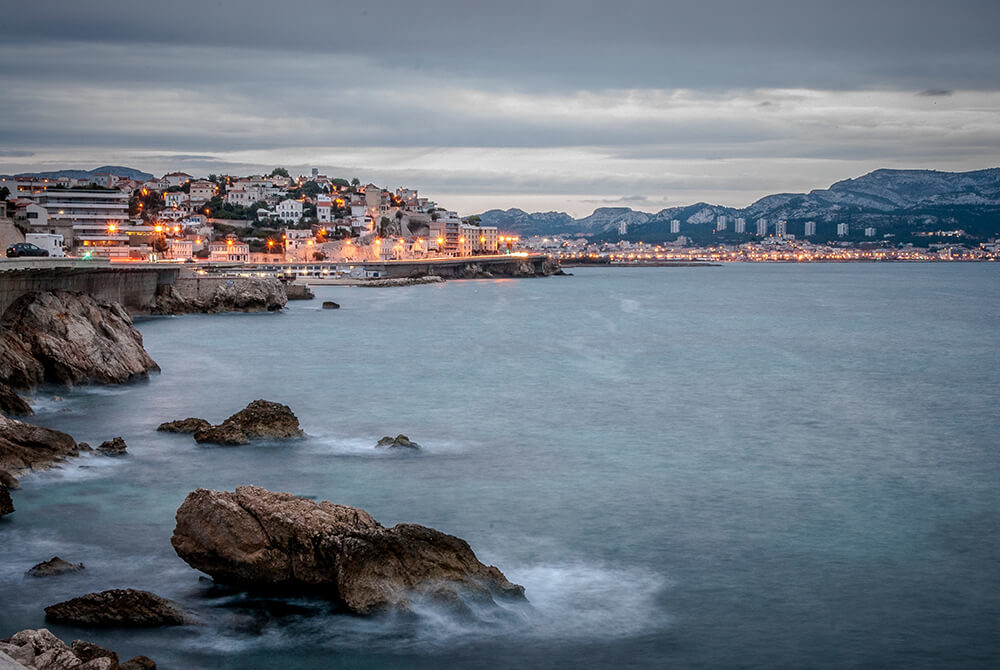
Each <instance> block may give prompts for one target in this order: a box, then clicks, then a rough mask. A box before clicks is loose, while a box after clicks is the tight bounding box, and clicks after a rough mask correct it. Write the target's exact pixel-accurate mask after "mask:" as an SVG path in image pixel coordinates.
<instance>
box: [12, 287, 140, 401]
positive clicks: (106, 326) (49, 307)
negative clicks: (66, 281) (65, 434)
mask: <svg viewBox="0 0 1000 670" xmlns="http://www.w3.org/2000/svg"><path fill="white" fill-rule="evenodd" d="M0 326H2V333H3V334H2V337H0V381H3V382H5V383H7V384H9V385H11V386H12V387H14V388H19V389H31V388H35V387H37V386H38V385H39V384H42V383H44V382H48V383H54V384H65V385H70V386H71V385H74V384H86V383H103V384H122V383H125V382H129V381H133V380H135V379H145V378H147V377H148V376H149V372H150V371H151V370H159V369H160V368H159V366H157V365H156V362H155V361H154V360H153V359H152V358H150V356H149V354H148V353H146V350H145V349H143V346H142V335H141V334H140V333H139V331H138V330H136V328H135V326H133V325H132V319H131V318H130V317H129V315H128V312H126V311H125V308H124V307H122V306H121V305H120V304H118V303H116V302H102V301H98V300H96V299H94V298H93V297H92V296H89V295H86V294H82V293H71V292H68V291H55V292H44V293H28V294H25V295H23V296H21V297H20V298H18V299H17V300H15V301H14V302H13V303H12V304H11V305H10V307H8V308H7V310H6V311H5V312H4V313H3V317H2V319H0Z"/></svg>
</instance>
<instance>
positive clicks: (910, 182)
mask: <svg viewBox="0 0 1000 670" xmlns="http://www.w3.org/2000/svg"><path fill="white" fill-rule="evenodd" d="M719 216H727V217H729V219H730V222H729V224H728V226H727V228H728V231H730V232H731V231H732V230H733V220H734V219H736V218H744V219H746V227H747V232H748V233H749V232H753V230H754V229H755V228H754V226H755V223H756V221H757V220H758V219H762V218H763V219H767V220H768V222H769V223H770V224H771V225H772V226H773V224H774V222H775V221H778V220H785V221H788V222H789V226H790V231H789V232H793V231H794V226H796V225H798V226H799V227H801V226H802V225H804V222H805V221H815V222H816V223H817V230H818V236H822V235H827V234H829V233H830V231H832V230H833V229H834V228H835V225H834V224H836V223H842V222H846V223H849V224H850V225H851V227H852V230H853V229H854V228H858V229H860V228H863V227H867V226H875V227H877V228H881V229H882V230H890V229H891V230H896V229H899V228H906V227H914V226H916V227H924V228H933V227H935V226H938V227H947V226H951V227H972V228H975V229H976V230H977V231H978V234H984V235H985V234H1000V168H990V169H987V170H976V171H973V172H939V171H935V170H885V169H883V170H875V171H874V172H870V173H868V174H866V175H864V176H862V177H858V178H856V179H845V180H844V181H839V182H837V183H836V184H833V185H832V186H830V188H828V189H819V190H815V191H810V192H809V193H779V194H775V195H769V196H765V197H763V198H761V199H760V200H758V201H756V202H755V203H753V204H751V205H750V206H748V207H744V208H742V209H740V208H734V207H722V206H720V205H710V204H707V203H697V204H694V205H688V206H685V207H671V208H668V209H664V210H660V211H659V212H656V213H655V214H651V213H647V212H640V211H636V210H633V209H631V208H628V207H602V208H600V209H596V210H594V212H593V214H591V215H590V216H587V217H584V218H582V219H573V218H572V217H570V216H569V215H568V214H565V213H563V212H545V213H535V214H528V213H526V212H523V211H521V210H519V209H509V210H506V212H503V211H501V210H491V211H489V212H486V213H484V214H482V215H481V218H482V221H483V223H484V224H486V225H495V226H498V227H500V228H502V229H504V230H516V231H517V232H519V233H521V234H524V235H556V234H570V235H573V234H577V235H587V236H593V237H600V238H613V237H617V236H618V233H619V229H620V225H621V224H622V223H625V224H626V230H627V233H626V238H627V239H632V240H648V241H659V240H661V239H665V238H667V237H669V235H668V234H667V233H666V232H665V231H666V230H668V226H669V222H670V221H672V220H677V221H680V222H681V225H682V230H681V233H682V234H685V235H690V234H692V233H694V234H695V235H696V236H702V237H704V236H705V235H706V234H709V233H711V231H712V230H714V225H711V224H714V223H715V221H716V219H717V218H718V217H719ZM515 226H516V227H515ZM799 234H801V233H799Z"/></svg>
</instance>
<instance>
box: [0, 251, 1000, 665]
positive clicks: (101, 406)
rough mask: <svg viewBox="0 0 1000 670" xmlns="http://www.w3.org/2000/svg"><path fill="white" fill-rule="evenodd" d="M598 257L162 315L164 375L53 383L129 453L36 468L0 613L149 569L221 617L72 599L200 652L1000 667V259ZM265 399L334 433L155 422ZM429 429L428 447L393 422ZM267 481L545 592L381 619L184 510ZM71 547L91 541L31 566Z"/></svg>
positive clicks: (146, 637)
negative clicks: (147, 621) (212, 543)
mask: <svg viewBox="0 0 1000 670" xmlns="http://www.w3.org/2000/svg"><path fill="white" fill-rule="evenodd" d="M574 272H575V273H576V276H574V277H553V278H548V279H530V280H528V279H525V280H482V281H464V282H448V283H445V284H440V285H425V286H415V287H407V288H392V289H369V288H347V287H320V288H316V293H317V299H316V300H313V301H308V302H293V303H290V304H289V307H288V309H287V310H286V311H285V312H283V313H278V314H227V315H213V316H205V315H190V316H180V317H167V318H149V319H144V320H141V321H139V322H138V325H139V328H140V330H141V331H142V334H143V337H144V338H145V344H146V348H147V349H148V350H149V352H150V353H151V354H152V356H153V357H154V358H155V359H156V361H157V362H158V363H159V364H160V366H161V367H162V373H161V374H158V375H154V376H153V377H152V378H151V379H150V380H149V382H148V383H139V384H134V385H130V386H124V387H113V388H77V389H74V390H71V391H63V390H53V389H43V390H41V391H39V392H38V393H36V394H35V395H34V396H32V397H31V400H32V403H33V405H34V406H35V408H36V410H37V416H36V417H34V418H33V419H32V421H35V422H37V423H39V424H42V425H45V426H49V427H53V428H58V429H60V430H64V431H66V432H69V433H70V434H72V435H73V436H74V437H75V438H76V439H77V440H82V441H87V442H90V443H91V444H94V443H99V442H100V441H102V440H105V439H109V438H111V437H113V436H116V435H121V436H123V437H124V438H125V440H126V442H127V443H128V450H129V455H128V456H127V457H124V458H120V459H111V458H102V457H91V456H88V457H83V458H81V459H79V460H75V461H73V462H71V463H69V464H67V465H66V466H65V467H64V468H62V469H60V470H54V471H50V472H46V473H42V474H35V475H30V476H26V477H24V478H23V479H22V489H21V490H19V491H15V492H14V502H15V505H16V507H17V511H16V512H15V513H14V514H13V515H10V516H8V517H4V518H3V519H2V520H0V637H3V636H7V635H10V634H12V633H13V632H15V631H17V630H20V629H23V628H28V627H31V628H35V627H41V626H43V625H45V624H44V613H43V608H44V607H45V606H46V605H49V604H52V603H55V602H57V601H60V600H64V599H66V598H69V597H73V596H77V595H81V594H83V593H86V592H91V591H99V590H104V589H110V588H119V587H133V588H140V589H147V590H150V591H153V592H156V593H158V594H160V595H163V596H166V597H168V598H171V599H174V600H176V601H178V602H180V603H181V604H182V605H184V606H185V607H186V608H188V609H189V610H190V611H191V612H193V613H194V614H195V615H196V616H197V617H198V618H199V620H200V624H199V625H193V626H184V627H176V628H165V629H156V630H139V631H129V630H112V631H107V630H95V629H81V628H74V627H68V626H49V627H50V628H52V629H53V630H54V632H56V633H57V634H58V635H60V636H61V637H63V638H64V639H66V640H71V639H76V638H83V639H88V640H91V641H94V642H98V643H100V644H102V645H104V646H107V647H109V648H112V649H115V650H116V651H118V652H119V654H120V655H121V656H122V657H123V658H128V657H130V656H132V655H135V654H146V655H148V656H150V657H152V658H153V659H154V660H156V661H157V662H158V663H159V667H161V668H168V669H169V668H233V669H235V668H330V667H337V668H390V667H408V668H439V667H560V668H563V667H565V668H569V667H616V668H620V667H685V668H728V667H753V666H768V667H813V668H824V667H830V668H839V667H859V666H861V667H880V666H895V667H908V668H917V667H926V668H930V667H949V668H974V667H996V665H997V663H998V662H1000V636H998V633H997V630H998V622H1000V520H998V510H1000V486H998V481H1000V451H998V446H1000V445H998V429H1000V414H998V412H997V401H998V399H1000V354H998V349H997V343H998V336H1000V267H997V266H995V265H986V264H977V265H958V264H951V265H934V266H923V265H805V266H798V265H727V266H724V267H718V268H643V269H623V268H604V269H596V268H587V269H576V270H574ZM324 299H326V300H331V299H332V300H336V301H337V302H339V303H340V304H341V305H342V308H341V309H340V310H337V311H330V310H322V309H321V308H320V302H321V301H322V300H324ZM55 393H57V394H58V395H59V396H61V398H53V394H55ZM255 398H266V399H269V400H275V401H279V402H282V403H285V404H288V405H289V406H291V408H292V409H293V410H294V411H295V413H296V414H297V415H298V416H299V418H300V419H301V421H302V425H303V428H304V429H305V431H306V432H307V433H308V437H306V438H305V439H302V440H299V441H294V442H285V443H266V442H265V443H259V444H253V445H250V446H245V447H239V448H221V447H215V448H210V447H202V446H198V445H196V444H195V443H194V441H193V440H192V439H191V437H190V436H189V435H174V434H164V433H157V432H156V431H155V428H156V426H157V425H158V424H159V423H160V422H162V421H166V420H172V419H178V418H184V417H188V416H197V417H204V418H206V419H209V420H211V421H213V422H217V421H220V420H221V419H223V418H225V417H226V416H228V415H229V414H232V413H233V412H235V411H237V410H239V409H241V408H242V407H244V406H245V405H246V404H247V403H248V402H249V401H251V400H253V399H255ZM397 433H405V434H407V435H409V436H410V437H411V438H412V439H413V440H415V441H417V442H419V443H421V444H422V445H423V446H424V450H423V451H422V452H420V453H417V454H410V453H407V454H397V453H387V452H385V451H381V450H379V451H377V450H376V449H375V448H374V444H375V442H376V441H377V440H378V438H380V437H381V436H383V435H395V434H397ZM241 484H257V485H260V486H264V487H267V488H270V489H274V490H281V491H289V492H292V493H295V494H300V495H306V496H314V497H315V498H317V499H327V500H331V501H334V502H337V503H343V504H348V505H354V506H358V507H362V508H364V509H366V510H368V511H369V512H370V513H372V515H374V516H375V518H376V519H378V520H379V521H380V522H381V523H383V524H384V525H387V526H389V525H392V524H395V523H398V522H414V523H420V524H424V525H428V526H432V527H434V528H437V529H440V530H442V531H445V532H448V533H452V534H454V535H457V536H459V537H462V538H464V539H466V540H467V541H468V542H469V543H470V545H471V546H472V548H473V549H474V550H475V551H476V553H477V555H478V556H479V558H480V559H481V560H483V561H484V562H485V563H488V564H494V565H496V566H498V567H499V568H500V569H501V570H503V571H504V572H505V574H506V575H507V576H508V577H509V578H510V579H511V580H512V581H514V582H517V583H520V584H523V585H524V586H525V589H526V595H527V598H528V601H529V604H527V605H523V606H515V605H510V604H504V605H502V607H501V608H500V609H498V610H490V609H482V610H479V611H478V612H477V613H476V616H475V617H474V618H471V619H470V618H461V617H458V616H457V615H455V614H452V613H449V612H448V611H443V610H439V609H436V608H434V607H433V606H428V605H426V604H421V603H417V604H416V607H415V610H416V616H415V617H405V616H395V615H385V616H377V617H370V618H365V617H355V616H349V615H345V614H339V613H336V612H334V611H333V608H332V607H331V606H330V605H329V604H328V603H325V602H324V601H322V600H311V599H308V598H290V599H278V598H261V597H257V596H253V595H250V594H245V593H242V592H239V591H227V590H222V589H218V588H213V586H212V584H211V583H210V582H209V581H208V580H205V579H203V578H201V577H203V576H202V575H201V574H200V573H198V572H197V571H195V570H193V569H191V568H190V567H188V566H187V565H186V564H185V563H184V562H183V561H181V560H180V559H179V558H178V557H177V556H176V555H175V554H174V552H173V550H172V548H171V546H170V535H171V532H172V530H173V525H174V521H173V518H174V513H175V511H176V509H177V507H178V506H179V505H180V503H181V501H182V500H183V499H184V497H185V495H186V494H187V493H188V492H189V491H191V490H193V489H194V488H197V487H210V488H216V489H229V490H231V489H233V488H234V487H235V486H238V485H241ZM57 554H58V555H59V556H61V557H62V558H64V559H66V560H70V561H73V562H83V563H85V564H86V566H87V569H86V570H85V571H83V572H81V573H77V574H72V575H65V576H61V577H56V578H51V579H32V578H28V577H25V576H24V575H23V573H24V571H25V570H27V569H28V568H30V567H31V566H32V565H34V564H35V563H37V562H39V561H42V560H46V559H48V558H51V557H52V556H53V555H57Z"/></svg>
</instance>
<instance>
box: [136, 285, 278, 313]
mask: <svg viewBox="0 0 1000 670" xmlns="http://www.w3.org/2000/svg"><path fill="white" fill-rule="evenodd" d="M213 279H214V278H213ZM204 281H212V279H206V280H204ZM217 281H218V282H219V283H218V286H216V287H215V290H214V291H213V292H212V294H211V295H210V296H209V297H208V298H203V299H198V298H194V297H192V298H187V297H185V296H184V295H183V294H182V292H181V291H178V290H177V288H176V287H174V286H172V285H168V284H163V285H160V286H157V287H156V295H155V296H154V298H153V302H152V304H151V305H150V307H149V310H150V312H151V313H152V314H191V313H193V312H202V313H218V312H264V311H267V312H276V311H278V310H280V309H282V308H283V307H284V306H285V304H286V303H287V302H288V295H287V294H286V292H285V287H284V285H283V284H282V283H281V282H280V281H279V280H277V279H275V278H273V277H232V278H225V279H218V280H217Z"/></svg>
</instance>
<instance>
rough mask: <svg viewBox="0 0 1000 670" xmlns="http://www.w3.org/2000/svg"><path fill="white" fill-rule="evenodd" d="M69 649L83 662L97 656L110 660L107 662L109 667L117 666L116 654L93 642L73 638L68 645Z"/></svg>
mask: <svg viewBox="0 0 1000 670" xmlns="http://www.w3.org/2000/svg"><path fill="white" fill-rule="evenodd" d="M70 649H72V650H73V653H74V654H76V657H77V658H78V659H80V660H81V661H83V662H84V663H88V662H90V661H93V660H95V659H98V658H106V659H108V660H109V661H110V663H109V664H108V665H109V667H114V668H117V667H118V654H116V653H115V652H113V651H111V650H110V649H105V648H104V647H101V646H98V645H96V644H94V643H93V642H86V641H84V640H73V643H72V644H71V645H70Z"/></svg>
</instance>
